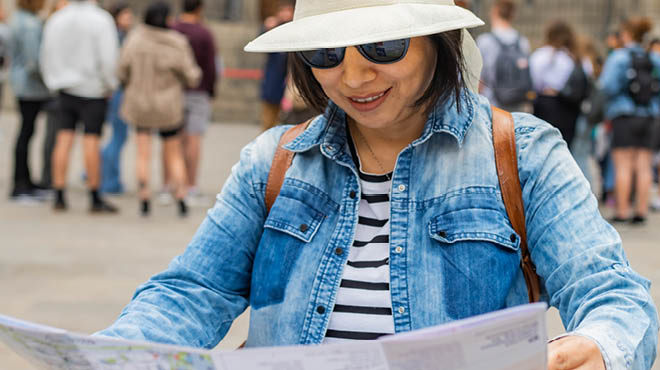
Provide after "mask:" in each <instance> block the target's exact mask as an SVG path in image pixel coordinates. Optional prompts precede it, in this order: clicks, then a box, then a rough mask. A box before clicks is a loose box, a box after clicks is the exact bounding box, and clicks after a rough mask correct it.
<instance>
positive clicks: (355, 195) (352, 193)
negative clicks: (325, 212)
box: [349, 191, 357, 199]
mask: <svg viewBox="0 0 660 370" xmlns="http://www.w3.org/2000/svg"><path fill="white" fill-rule="evenodd" d="M349 196H350V197H351V199H355V197H357V193H356V192H354V191H351V194H349Z"/></svg>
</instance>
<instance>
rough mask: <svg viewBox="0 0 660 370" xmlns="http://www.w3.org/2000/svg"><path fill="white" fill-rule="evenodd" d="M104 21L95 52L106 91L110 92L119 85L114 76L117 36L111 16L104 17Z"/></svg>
mask: <svg viewBox="0 0 660 370" xmlns="http://www.w3.org/2000/svg"><path fill="white" fill-rule="evenodd" d="M108 17H109V15H108ZM104 23H105V24H104V26H103V27H102V30H99V32H98V39H99V43H98V44H97V48H98V49H97V52H98V57H99V69H100V72H101V75H102V77H103V83H104V84H105V88H106V90H107V92H108V93H110V92H112V91H113V90H115V89H117V86H118V85H119V81H118V79H117V76H116V71H117V62H118V59H119V36H118V34H117V28H116V26H115V24H114V21H112V18H109V19H106V20H105V22H104Z"/></svg>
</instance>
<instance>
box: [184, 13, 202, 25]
mask: <svg viewBox="0 0 660 370" xmlns="http://www.w3.org/2000/svg"><path fill="white" fill-rule="evenodd" d="M200 19H201V17H200V16H199V14H197V13H183V14H181V15H180V16H179V20H180V21H181V22H185V23H198V22H199V21H200Z"/></svg>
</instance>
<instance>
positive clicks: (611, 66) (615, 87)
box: [598, 51, 625, 97]
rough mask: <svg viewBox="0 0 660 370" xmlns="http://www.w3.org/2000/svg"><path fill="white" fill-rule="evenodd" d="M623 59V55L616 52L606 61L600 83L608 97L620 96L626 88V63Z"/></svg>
mask: <svg viewBox="0 0 660 370" xmlns="http://www.w3.org/2000/svg"><path fill="white" fill-rule="evenodd" d="M622 58H623V54H621V53H620V51H615V52H614V53H613V54H611V55H610V56H609V57H608V58H607V60H605V65H604V66H603V72H602V73H601V75H600V79H599V80H598V83H599V85H600V87H601V89H602V91H603V92H605V94H607V96H608V97H614V96H616V95H618V94H619V93H620V92H621V91H622V90H623V88H624V85H625V73H624V72H625V70H624V69H625V63H623V62H622Z"/></svg>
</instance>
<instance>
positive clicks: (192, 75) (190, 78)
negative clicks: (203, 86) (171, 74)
mask: <svg viewBox="0 0 660 370" xmlns="http://www.w3.org/2000/svg"><path fill="white" fill-rule="evenodd" d="M182 45H183V46H182V48H183V53H182V55H183V59H182V60H181V73H182V74H183V79H184V81H185V83H186V86H187V87H189V88H193V87H196V86H197V85H198V84H199V81H200V80H201V79H202V70H201V69H200V68H199V66H198V65H197V61H196V60H195V54H193V50H192V48H191V47H190V44H189V43H188V41H186V42H184V43H182Z"/></svg>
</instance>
